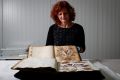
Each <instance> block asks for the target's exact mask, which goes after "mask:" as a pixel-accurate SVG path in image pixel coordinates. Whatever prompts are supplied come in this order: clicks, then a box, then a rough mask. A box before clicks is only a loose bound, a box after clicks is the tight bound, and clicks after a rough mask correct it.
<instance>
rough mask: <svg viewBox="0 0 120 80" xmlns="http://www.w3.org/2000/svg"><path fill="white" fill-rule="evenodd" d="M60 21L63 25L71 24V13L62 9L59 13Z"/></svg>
mask: <svg viewBox="0 0 120 80" xmlns="http://www.w3.org/2000/svg"><path fill="white" fill-rule="evenodd" d="M58 19H59V20H60V22H61V23H63V24H64V23H69V13H68V11H67V10H66V9H62V10H61V11H60V12H59V13H58Z"/></svg>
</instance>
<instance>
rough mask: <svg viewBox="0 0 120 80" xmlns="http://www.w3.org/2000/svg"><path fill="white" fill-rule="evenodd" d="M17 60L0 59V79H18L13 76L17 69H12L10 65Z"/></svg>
mask: <svg viewBox="0 0 120 80" xmlns="http://www.w3.org/2000/svg"><path fill="white" fill-rule="evenodd" d="M17 61H18V60H0V80H19V79H17V78H15V77H14V74H15V73H17V72H18V70H12V69H11V67H12V66H13V65H14V64H15V63H17Z"/></svg>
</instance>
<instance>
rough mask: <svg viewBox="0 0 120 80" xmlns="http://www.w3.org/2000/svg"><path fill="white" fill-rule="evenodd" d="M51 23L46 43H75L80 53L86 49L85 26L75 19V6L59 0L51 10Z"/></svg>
mask: <svg viewBox="0 0 120 80" xmlns="http://www.w3.org/2000/svg"><path fill="white" fill-rule="evenodd" d="M51 18H52V19H53V21H54V22H55V24H53V25H51V26H50V28H49V31H48V35H47V41H46V45H59V46H60V45H75V46H77V48H78V51H79V52H80V53H83V52H84V51H85V36H84V30H83V27H82V26H81V25H79V24H77V23H74V22H73V21H74V20H75V11H74V8H73V7H72V6H71V5H70V4H69V3H68V2H67V1H58V2H57V3H56V4H55V5H54V6H53V8H52V10H51Z"/></svg>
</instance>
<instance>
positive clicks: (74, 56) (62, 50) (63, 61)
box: [12, 45, 96, 72]
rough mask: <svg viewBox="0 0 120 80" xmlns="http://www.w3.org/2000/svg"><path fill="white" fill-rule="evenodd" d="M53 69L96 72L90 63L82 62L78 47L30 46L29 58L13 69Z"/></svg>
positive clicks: (18, 63) (19, 62)
mask: <svg viewBox="0 0 120 80" xmlns="http://www.w3.org/2000/svg"><path fill="white" fill-rule="evenodd" d="M40 67H51V68H54V69H56V70H57V71H60V72H62V71H67V72H69V71H91V70H96V68H94V67H93V66H92V64H91V63H90V62H89V61H81V57H80V55H79V53H78V51H77V48H76V46H73V45H69V46H30V47H29V52H28V55H27V58H24V59H23V60H21V61H18V62H17V63H16V64H15V65H14V66H13V67H12V69H14V70H15V69H17V70H20V69H24V68H40Z"/></svg>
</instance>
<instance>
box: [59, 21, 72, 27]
mask: <svg viewBox="0 0 120 80" xmlns="http://www.w3.org/2000/svg"><path fill="white" fill-rule="evenodd" d="M72 25H73V23H72V22H69V23H62V24H61V25H60V27H62V28H70V27H72Z"/></svg>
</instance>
